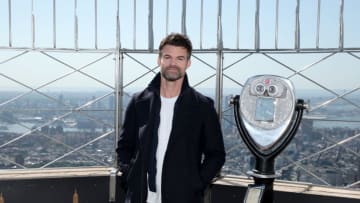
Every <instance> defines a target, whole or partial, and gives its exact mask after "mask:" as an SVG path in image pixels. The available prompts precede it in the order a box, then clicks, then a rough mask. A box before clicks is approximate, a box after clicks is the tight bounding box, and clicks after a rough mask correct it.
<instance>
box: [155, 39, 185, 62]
mask: <svg viewBox="0 0 360 203" xmlns="http://www.w3.org/2000/svg"><path fill="white" fill-rule="evenodd" d="M165 45H173V46H178V47H184V48H185V49H186V50H187V52H188V59H189V58H190V56H191V53H192V44H191V41H190V39H189V38H188V37H187V36H186V35H184V34H180V33H171V34H169V35H167V36H166V37H165V38H164V39H163V40H162V41H161V42H160V45H159V56H161V54H162V53H161V51H162V49H163V48H164V46H165Z"/></svg>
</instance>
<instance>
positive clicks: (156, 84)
mask: <svg viewBox="0 0 360 203" xmlns="http://www.w3.org/2000/svg"><path fill="white" fill-rule="evenodd" d="M160 81H161V75H160V72H159V73H157V74H156V76H155V77H154V79H153V80H152V81H151V82H150V84H149V86H148V87H149V88H150V89H151V90H153V91H155V92H156V93H157V94H159V95H160ZM189 87H190V85H189V81H188V77H187V74H186V73H185V76H184V80H183V84H182V86H181V91H180V95H182V94H183V92H184V91H185V90H187V89H188V88H189Z"/></svg>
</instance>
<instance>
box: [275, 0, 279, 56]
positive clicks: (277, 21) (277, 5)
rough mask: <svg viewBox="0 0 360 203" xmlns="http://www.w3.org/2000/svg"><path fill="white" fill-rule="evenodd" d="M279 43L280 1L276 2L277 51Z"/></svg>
mask: <svg viewBox="0 0 360 203" xmlns="http://www.w3.org/2000/svg"><path fill="white" fill-rule="evenodd" d="M278 43H279V0H276V7H275V49H278V45H279V44H278Z"/></svg>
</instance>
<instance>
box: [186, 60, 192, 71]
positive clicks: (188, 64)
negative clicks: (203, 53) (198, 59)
mask: <svg viewBox="0 0 360 203" xmlns="http://www.w3.org/2000/svg"><path fill="white" fill-rule="evenodd" d="M190 66H191V59H189V60H188V62H187V65H186V69H188V68H189V67H190Z"/></svg>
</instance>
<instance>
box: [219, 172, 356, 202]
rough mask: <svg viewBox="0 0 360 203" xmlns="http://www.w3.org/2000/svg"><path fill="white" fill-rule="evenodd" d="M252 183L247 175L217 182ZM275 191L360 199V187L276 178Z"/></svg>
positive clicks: (220, 183)
mask: <svg viewBox="0 0 360 203" xmlns="http://www.w3.org/2000/svg"><path fill="white" fill-rule="evenodd" d="M252 183H253V180H252V179H251V178H248V177H245V176H225V177H223V178H222V179H220V180H218V181H216V183H215V184H219V185H228V186H240V187H247V186H248V184H252ZM274 191H278V192H290V193H298V194H304V195H305V194H306V195H319V196H333V197H343V198H352V199H360V189H343V188H335V187H327V186H320V185H313V184H311V183H304V182H291V181H282V180H276V181H275V182H274Z"/></svg>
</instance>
